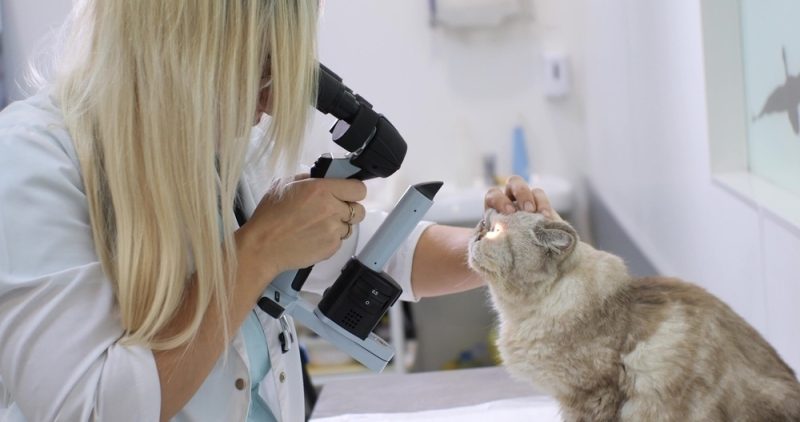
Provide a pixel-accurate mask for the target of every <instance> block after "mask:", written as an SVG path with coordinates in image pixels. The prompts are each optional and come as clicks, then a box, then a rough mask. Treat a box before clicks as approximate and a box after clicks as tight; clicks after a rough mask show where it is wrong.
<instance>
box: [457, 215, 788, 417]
mask: <svg viewBox="0 0 800 422" xmlns="http://www.w3.org/2000/svg"><path fill="white" fill-rule="evenodd" d="M468 262H469V265H470V267H471V268H472V269H473V270H474V271H476V272H478V273H479V274H480V275H481V276H482V277H483V278H484V279H485V280H486V281H487V283H488V285H489V292H490V298H491V301H492V304H493V306H494V308H495V309H496V311H497V312H498V314H499V324H500V325H499V337H498V348H499V350H500V354H501V357H502V360H503V363H504V365H505V366H506V368H507V370H508V371H509V372H510V373H511V375H512V376H514V377H515V378H520V379H524V380H526V381H529V382H531V383H533V384H534V385H535V386H536V387H538V388H539V389H541V390H542V391H544V392H546V393H548V394H550V395H552V396H554V397H555V398H556V399H557V400H558V402H559V405H560V408H561V415H562V417H563V418H564V420H566V421H575V422H578V421H581V422H583V421H585V422H602V421H681V422H683V421H711V422H714V421H759V422H765V421H800V384H798V382H797V378H796V376H795V374H794V372H793V371H792V369H791V368H790V367H789V366H788V365H787V364H786V363H785V362H784V361H783V360H781V358H780V356H779V355H778V354H777V352H776V351H775V350H774V349H773V348H772V347H771V346H770V345H769V344H768V343H767V342H766V341H765V340H764V339H763V338H762V337H761V336H760V335H759V334H758V332H757V331H756V330H755V329H754V328H753V327H751V326H750V325H749V324H748V323H747V322H745V321H744V319H742V318H741V317H739V316H738V315H737V314H736V313H734V312H733V310H731V308H729V307H728V306H727V305H726V304H724V303H723V302H722V301H720V300H719V299H717V298H716V297H714V296H713V295H711V294H710V293H708V292H706V291H705V290H703V289H701V288H700V287H697V286H695V285H692V284H689V283H686V282H683V281H680V280H677V279H671V278H662V277H649V278H641V279H635V278H632V277H631V276H630V275H628V271H627V269H626V267H625V264H624V263H623V261H622V260H621V259H620V258H618V257H616V256H614V255H611V254H609V253H606V252H602V251H599V250H596V249H594V248H592V247H591V246H590V245H588V244H586V243H583V242H581V241H580V239H579V238H578V234H577V232H576V231H575V230H574V229H573V228H572V227H571V226H570V225H569V224H567V223H566V222H564V221H563V220H560V219H549V218H546V217H544V216H542V215H541V214H536V213H530V212H521V211H520V212H516V213H513V214H510V215H503V214H499V213H496V212H494V211H491V210H490V211H488V212H487V214H486V218H485V219H484V220H483V221H482V222H481V224H480V225H479V226H478V227H477V228H476V230H475V234H474V236H473V237H472V238H471V240H470V244H469V255H468Z"/></svg>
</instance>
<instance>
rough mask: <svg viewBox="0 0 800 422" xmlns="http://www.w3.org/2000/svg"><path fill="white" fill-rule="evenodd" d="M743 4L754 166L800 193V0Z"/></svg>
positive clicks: (755, 170) (756, 171) (750, 149)
mask: <svg viewBox="0 0 800 422" xmlns="http://www.w3.org/2000/svg"><path fill="white" fill-rule="evenodd" d="M740 6H741V25H742V32H741V40H742V41H741V42H742V65H743V67H744V74H743V76H744V89H745V103H746V109H747V112H748V114H749V115H750V116H751V118H750V119H748V122H747V143H748V157H749V159H748V161H749V168H750V171H751V172H752V173H754V174H757V175H758V176H760V177H762V178H764V179H766V180H768V181H770V182H771V183H774V184H776V185H778V186H780V187H782V188H784V189H787V190H789V191H791V192H792V193H794V194H797V195H800V110H799V109H798V106H800V25H798V20H800V1H797V0H770V1H764V0H740Z"/></svg>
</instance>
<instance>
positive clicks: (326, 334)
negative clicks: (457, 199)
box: [237, 64, 442, 372]
mask: <svg viewBox="0 0 800 422" xmlns="http://www.w3.org/2000/svg"><path fill="white" fill-rule="evenodd" d="M317 109H318V110H319V111H321V112H322V113H324V114H331V115H333V116H334V117H336V118H337V119H338V120H337V122H336V123H335V124H334V126H333V128H331V134H332V137H333V141H334V142H335V143H336V144H338V145H339V146H341V147H342V148H344V149H345V150H347V151H348V152H349V153H348V154H347V155H346V156H344V157H341V158H334V157H333V156H332V155H330V154H325V155H323V156H321V157H320V158H319V159H318V160H317V161H316V163H314V166H313V167H312V169H311V177H317V178H341V179H358V180H367V179H372V178H375V177H388V176H390V175H392V174H394V173H395V172H396V171H397V170H398V169H399V168H400V165H401V164H402V162H403V159H404V158H405V155H406V150H407V145H406V142H405V140H404V139H403V137H402V136H401V135H400V133H399V132H398V131H397V130H396V129H395V128H394V126H392V124H391V123H390V122H389V120H387V119H386V117H384V116H383V115H381V114H379V113H377V112H375V111H374V110H373V109H372V105H371V104H370V103H369V102H367V101H366V100H365V99H364V98H363V97H361V96H360V95H357V94H354V93H353V91H352V90H351V89H350V88H348V87H347V86H345V85H344V84H343V83H342V79H341V78H340V77H339V76H337V75H336V74H335V73H333V72H332V71H331V70H330V69H328V68H327V67H325V66H324V65H322V64H320V71H319V93H318V98H317ZM441 186H442V182H430V183H421V184H417V185H413V186H411V187H409V188H408V190H407V191H406V193H405V194H404V195H403V196H402V198H401V199H400V200H399V201H398V202H397V204H396V205H395V206H394V208H393V209H392V211H391V212H390V213H389V215H388V216H387V217H386V220H385V221H384V222H383V224H381V226H380V227H379V228H378V230H377V231H376V232H375V234H374V235H373V236H372V238H370V240H369V241H368V242H367V244H366V246H364V248H363V249H362V250H361V251H360V252H359V253H358V255H357V256H355V257H353V258H351V259H350V260H349V261H348V263H347V264H346V265H345V267H344V268H343V269H342V272H341V274H340V275H339V277H338V278H337V279H336V281H335V282H334V283H333V285H331V287H330V288H328V289H327V290H326V291H325V293H324V295H323V297H322V301H321V302H320V303H319V305H318V306H317V307H316V308H314V307H312V306H311V304H310V303H308V302H307V301H305V300H304V299H302V298H301V297H300V296H299V292H300V290H301V289H302V287H303V284H304V283H305V281H306V279H307V278H308V276H309V274H310V273H311V270H312V268H311V267H309V268H303V269H298V270H292V271H287V272H284V273H282V274H280V275H279V276H278V277H277V278H275V280H273V281H272V283H270V285H269V286H268V287H267V289H266V290H265V292H264V294H263V297H262V298H261V299H260V300H259V302H258V306H259V307H260V308H261V309H262V310H263V311H264V312H266V313H268V314H269V315H270V316H272V317H273V318H276V319H280V318H283V317H284V315H291V316H292V317H293V318H294V319H295V320H296V321H299V322H300V323H301V324H303V325H305V326H307V327H308V328H310V329H311V330H313V331H314V332H315V333H317V334H318V335H319V336H320V337H322V338H324V339H325V340H327V341H328V342H330V343H332V344H334V345H335V346H337V347H338V348H339V349H341V350H343V351H344V352H346V353H348V354H349V355H350V356H352V357H353V358H354V359H355V360H357V361H358V362H360V363H361V364H363V365H364V366H366V367H367V368H369V369H371V370H373V371H376V372H380V371H382V370H383V369H384V368H385V367H386V364H387V363H388V362H389V361H390V360H391V358H392V357H393V356H394V350H393V348H392V347H391V346H390V345H389V344H387V343H386V342H385V341H383V339H381V338H380V337H379V336H377V335H376V334H374V333H373V332H372V330H373V329H374V328H375V327H376V326H377V325H378V323H379V322H380V320H381V318H382V317H383V315H384V314H385V313H386V311H388V309H389V308H390V307H391V306H392V305H394V303H395V302H396V301H397V299H398V298H399V297H400V294H401V293H402V289H401V288H400V286H399V285H398V284H397V282H395V281H394V280H393V279H392V278H391V277H390V276H389V275H388V274H386V273H385V272H383V271H382V268H383V267H384V266H385V264H386V263H387V261H388V260H389V258H390V257H391V256H392V255H393V254H394V252H395V251H396V250H397V248H398V247H399V246H400V245H401V244H402V242H403V241H404V240H405V239H406V238H407V237H408V236H409V234H410V233H411V232H412V231H413V230H414V228H415V227H416V225H417V223H419V222H420V221H421V220H422V218H423V216H424V215H425V213H426V212H427V211H428V209H429V208H430V207H431V205H433V198H434V196H435V195H436V193H437V192H438V191H439V188H441ZM241 215H242V213H241V212H237V216H241ZM240 223H241V222H240Z"/></svg>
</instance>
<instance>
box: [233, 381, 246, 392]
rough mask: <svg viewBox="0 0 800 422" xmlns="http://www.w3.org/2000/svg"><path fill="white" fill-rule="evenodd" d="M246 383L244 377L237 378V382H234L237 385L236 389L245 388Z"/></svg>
mask: <svg viewBox="0 0 800 422" xmlns="http://www.w3.org/2000/svg"><path fill="white" fill-rule="evenodd" d="M245 384H247V383H246V382H245V381H244V378H237V379H236V382H235V383H233V385H234V386H236V389H237V390H239V391H242V390H244V387H245Z"/></svg>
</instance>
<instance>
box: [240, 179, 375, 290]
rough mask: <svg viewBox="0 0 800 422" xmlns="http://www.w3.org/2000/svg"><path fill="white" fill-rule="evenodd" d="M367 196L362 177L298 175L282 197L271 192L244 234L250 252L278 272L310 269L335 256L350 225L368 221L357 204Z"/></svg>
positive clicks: (246, 227)
mask: <svg viewBox="0 0 800 422" xmlns="http://www.w3.org/2000/svg"><path fill="white" fill-rule="evenodd" d="M366 194H367V188H366V185H364V182H361V181H358V180H342V179H311V178H308V176H307V175H302V176H298V177H297V178H296V179H295V181H293V182H291V183H289V184H288V185H287V186H286V187H285V188H284V193H283V195H279V194H278V192H277V191H276V190H275V189H273V190H272V191H270V192H267V194H266V195H264V197H263V198H262V199H261V202H260V203H259V204H258V206H257V207H256V210H255V211H254V212H253V215H252V216H251V217H250V219H249V220H248V221H247V223H245V224H244V226H242V227H241V228H240V229H239V231H240V232H243V233H239V235H243V238H244V239H246V240H245V243H246V248H247V249H248V255H250V256H251V257H254V258H255V259H256V260H257V261H258V262H259V263H261V264H263V265H266V266H268V267H269V269H270V270H272V271H273V272H274V274H279V273H281V272H283V271H287V270H290V269H295V268H305V267H308V266H311V265H314V264H316V263H317V262H319V261H322V260H324V259H326V258H329V257H331V256H332V255H333V254H334V253H335V252H336V251H337V250H338V249H339V247H340V246H341V244H342V241H343V240H344V239H345V238H346V237H347V236H349V234H350V233H351V231H352V230H353V228H352V227H348V226H349V225H355V224H358V223H359V222H361V221H362V220H363V219H364V215H365V209H364V206H363V205H361V204H359V203H358V202H359V201H362V200H364V198H365V197H366ZM351 207H352V210H353V211H352V216H351ZM351 217H352V218H351ZM237 237H238V235H237ZM265 281H268V280H265Z"/></svg>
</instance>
